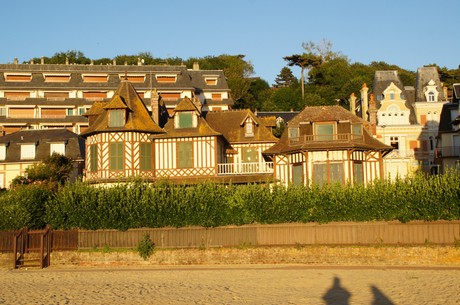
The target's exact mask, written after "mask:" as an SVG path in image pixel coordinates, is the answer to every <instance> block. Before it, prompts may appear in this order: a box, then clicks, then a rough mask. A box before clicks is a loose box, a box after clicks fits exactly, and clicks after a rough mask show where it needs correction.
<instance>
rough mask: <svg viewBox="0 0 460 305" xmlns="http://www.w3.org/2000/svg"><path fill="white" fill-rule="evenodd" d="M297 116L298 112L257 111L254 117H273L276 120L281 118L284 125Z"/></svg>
mask: <svg viewBox="0 0 460 305" xmlns="http://www.w3.org/2000/svg"><path fill="white" fill-rule="evenodd" d="M297 114H299V111H257V113H256V116H258V117H266V116H275V117H276V118H282V119H283V121H284V122H285V123H288V122H289V121H290V120H291V119H292V118H293V117H295V116H296V115H297Z"/></svg>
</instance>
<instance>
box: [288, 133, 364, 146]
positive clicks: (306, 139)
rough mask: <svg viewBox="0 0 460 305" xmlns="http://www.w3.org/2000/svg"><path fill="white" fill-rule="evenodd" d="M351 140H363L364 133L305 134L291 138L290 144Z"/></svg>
mask: <svg viewBox="0 0 460 305" xmlns="http://www.w3.org/2000/svg"><path fill="white" fill-rule="evenodd" d="M349 141H363V136H362V135H356V134H350V133H335V134H324V135H303V136H300V137H297V138H291V139H289V144H290V145H301V144H306V143H311V142H349Z"/></svg>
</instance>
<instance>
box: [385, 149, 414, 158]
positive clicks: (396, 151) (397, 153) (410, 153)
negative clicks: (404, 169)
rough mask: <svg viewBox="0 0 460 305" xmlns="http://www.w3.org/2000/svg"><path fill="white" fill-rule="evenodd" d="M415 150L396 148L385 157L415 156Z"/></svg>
mask: <svg viewBox="0 0 460 305" xmlns="http://www.w3.org/2000/svg"><path fill="white" fill-rule="evenodd" d="M414 156H415V152H414V150H413V149H394V150H392V151H391V152H390V153H389V154H388V155H387V156H386V157H385V158H387V159H391V158H413V157H414Z"/></svg>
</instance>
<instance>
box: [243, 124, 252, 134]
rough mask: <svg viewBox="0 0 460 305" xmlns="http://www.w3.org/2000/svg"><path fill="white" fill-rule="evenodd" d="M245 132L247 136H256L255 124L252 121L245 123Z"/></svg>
mask: <svg viewBox="0 0 460 305" xmlns="http://www.w3.org/2000/svg"><path fill="white" fill-rule="evenodd" d="M244 133H245V136H246V137H253V136H254V124H253V123H252V122H246V124H244Z"/></svg>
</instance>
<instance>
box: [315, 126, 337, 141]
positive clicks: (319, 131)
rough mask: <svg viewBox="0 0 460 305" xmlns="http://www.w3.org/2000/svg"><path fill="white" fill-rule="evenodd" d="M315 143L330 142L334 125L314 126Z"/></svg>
mask: <svg viewBox="0 0 460 305" xmlns="http://www.w3.org/2000/svg"><path fill="white" fill-rule="evenodd" d="M316 139H317V141H332V140H333V139H334V124H317V125H316Z"/></svg>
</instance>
